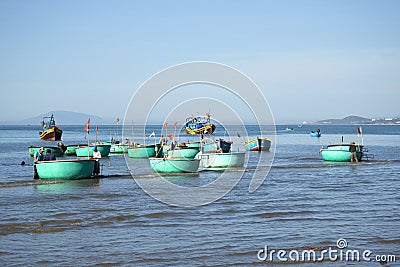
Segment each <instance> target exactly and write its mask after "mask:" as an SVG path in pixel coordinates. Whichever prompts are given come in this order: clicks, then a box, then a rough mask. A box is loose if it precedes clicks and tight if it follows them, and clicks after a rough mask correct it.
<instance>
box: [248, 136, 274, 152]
mask: <svg viewBox="0 0 400 267" xmlns="http://www.w3.org/2000/svg"><path fill="white" fill-rule="evenodd" d="M244 147H245V148H246V150H247V151H269V149H270V147H271V140H268V139H267V138H259V137H257V138H255V139H252V140H250V141H248V142H246V143H244Z"/></svg>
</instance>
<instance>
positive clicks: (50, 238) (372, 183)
mask: <svg viewBox="0 0 400 267" xmlns="http://www.w3.org/2000/svg"><path fill="white" fill-rule="evenodd" d="M286 127H287V126H286V125H285V126H278V127H277V136H276V138H277V143H276V151H275V152H276V153H275V159H274V162H273V166H272V168H271V170H270V173H269V175H268V176H267V178H266V179H265V181H264V183H263V184H262V186H261V187H260V188H258V190H256V191H255V192H254V193H249V191H248V187H249V183H250V180H251V177H252V174H253V173H254V170H255V169H256V168H266V166H263V164H261V166H258V167H257V162H258V157H259V154H258V153H257V152H254V153H248V155H247V156H248V169H247V170H246V171H245V172H244V175H243V177H242V179H241V180H240V181H239V183H238V184H237V185H236V186H235V187H234V189H233V190H232V191H231V192H229V193H228V194H227V195H225V196H224V197H223V198H221V199H219V200H218V201H216V202H214V203H211V204H208V205H204V206H201V207H192V208H185V207H175V206H170V205H166V204H163V203H160V202H158V201H157V200H154V199H153V198H152V197H150V196H148V195H147V194H146V193H144V192H143V191H142V190H141V189H140V188H139V187H138V185H137V184H136V183H135V181H134V180H133V179H132V177H131V176H130V172H129V170H128V168H127V165H126V163H125V158H124V156H122V155H113V156H110V157H108V158H103V159H102V160H101V163H102V173H103V174H104V175H105V177H104V178H101V179H86V180H80V181H67V182H61V181H36V180H33V179H32V166H28V165H29V163H32V159H31V158H30V157H29V154H28V147H29V146H30V145H32V144H34V145H40V144H42V143H41V142H40V141H39V140H38V134H37V132H38V131H39V129H38V127H33V126H0V129H1V131H0V175H1V176H0V210H1V217H0V262H2V263H3V264H2V265H5V266H13V265H17V266H18V265H19V266H28V265H29V266H37V265H40V266H96V265H99V266H230V265H232V266H239V265H241V266H251V265H255V264H258V263H262V261H260V260H259V259H258V258H257V252H258V251H259V250H262V249H264V248H265V246H266V245H267V246H268V248H269V249H275V250H280V249H282V250H285V251H290V250H293V249H296V250H302V249H303V250H304V249H315V250H316V251H321V250H322V249H324V248H329V247H332V248H337V247H336V241H337V240H338V239H340V238H344V239H346V241H347V248H348V249H354V250H360V251H361V252H362V251H364V250H371V251H372V252H373V254H372V255H375V254H380V255H396V256H397V261H400V211H399V207H400V205H399V204H400V193H399V191H400V181H399V178H400V156H399V152H400V126H363V132H364V143H365V146H366V147H367V148H368V150H369V153H370V154H374V155H375V158H374V159H371V160H369V161H363V162H362V163H360V164H350V163H344V164H343V163H341V164H334V163H326V162H324V161H322V159H321V157H320V155H319V154H318V151H319V149H320V148H321V146H326V145H328V144H331V143H337V142H339V141H340V138H341V136H343V137H344V140H345V142H350V141H352V140H353V141H355V142H357V141H358V140H357V134H356V127H355V126H319V127H320V129H321V131H322V137H321V138H311V137H310V135H309V132H310V130H316V129H314V128H315V127H312V126H303V127H301V128H298V127H297V126H291V127H293V128H294V130H293V131H286V130H285V128H286ZM62 128H63V130H64V136H63V139H64V143H66V144H71V143H77V142H79V143H82V142H84V141H85V140H84V139H83V136H84V132H83V129H82V128H83V127H82V126H64V127H62ZM232 129H233V130H232ZM232 129H231V130H232V131H231V132H234V127H232ZM247 129H248V132H249V134H250V136H252V137H254V136H256V135H259V133H257V131H256V128H255V127H252V126H248V127H247ZM99 130H100V135H99V136H98V139H101V140H108V139H109V138H110V133H112V132H113V131H114V128H113V127H111V126H110V127H105V128H104V129H102V128H100V129H99ZM152 130H160V127H154V129H149V133H151V131H152ZM234 134H235V136H234V137H232V140H233V141H234V149H235V150H237V149H241V150H243V147H242V146H241V145H240V143H239V139H238V137H237V136H236V132H234ZM265 134H266V136H268V135H269V134H271V133H265ZM223 135H224V132H223V131H217V133H216V136H223ZM242 135H243V133H242ZM135 136H140V134H139V133H138V134H136V133H135ZM91 138H95V137H94V136H92V137H91ZM142 139H143V138H142ZM142 139H141V140H139V141H143V140H142ZM148 142H152V140H149V141H148ZM263 153H268V154H267V158H268V160H272V156H273V153H272V152H263ZM128 160H129V159H128ZM21 161H25V162H26V163H28V164H27V165H26V166H21V165H20V163H21ZM135 166H136V167H137V168H136V169H132V172H133V175H136V177H137V178H138V179H161V178H160V177H158V176H157V175H154V174H153V173H152V172H151V169H150V168H149V164H148V161H147V160H138V161H136V162H135ZM219 174H220V173H218V172H212V171H207V172H201V173H199V175H187V176H169V177H166V178H165V179H167V180H169V181H171V182H173V183H175V184H178V185H182V186H188V187H194V186H201V185H204V184H207V183H210V182H212V181H214V180H215V179H217V178H218V176H219ZM228 175H230V176H231V177H232V179H235V178H237V175H241V172H238V171H230V172H229V173H228ZM165 193H168V192H165ZM170 197H182V198H185V197H188V196H170ZM189 197H190V196H189ZM275 263H276V264H277V265H278V266H281V264H284V265H285V264H288V263H285V262H282V261H280V262H278V261H275ZM278 263H279V264H278ZM309 264H310V263H306V264H305V265H304V266H308V265H309ZM317 264H323V265H328V266H337V265H338V266H346V265H351V264H352V265H361V266H365V265H368V266H380V265H379V264H378V263H376V262H374V263H366V262H363V263H349V262H343V261H329V260H326V258H325V260H324V261H323V263H317ZM272 265H274V264H272ZM395 265H396V263H391V262H388V263H387V265H386V266H395Z"/></svg>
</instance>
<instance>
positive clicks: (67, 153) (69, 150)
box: [64, 144, 85, 156]
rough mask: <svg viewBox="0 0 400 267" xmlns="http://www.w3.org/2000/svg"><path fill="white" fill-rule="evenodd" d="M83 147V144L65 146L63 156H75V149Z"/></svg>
mask: <svg viewBox="0 0 400 267" xmlns="http://www.w3.org/2000/svg"><path fill="white" fill-rule="evenodd" d="M82 146H85V145H84V144H78V145H67V148H66V149H65V151H64V156H76V148H77V147H82Z"/></svg>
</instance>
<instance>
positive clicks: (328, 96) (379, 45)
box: [0, 0, 400, 123]
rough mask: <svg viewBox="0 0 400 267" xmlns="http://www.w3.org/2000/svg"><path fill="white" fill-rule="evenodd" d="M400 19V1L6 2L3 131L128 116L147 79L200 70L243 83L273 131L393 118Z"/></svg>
mask: <svg viewBox="0 0 400 267" xmlns="http://www.w3.org/2000/svg"><path fill="white" fill-rule="evenodd" d="M399 14H400V1H366V0H359V1H351V0H350V1H348V0H346V1H338V0H332V1H318V0H314V1H302V0H299V1H294V0H293V1H232V0H230V1H130V0H129V1H99V0H96V1H23V0H21V1H14V0H9V1H7V0H2V1H0V38H1V39H0V90H1V98H0V99H1V100H0V121H5V120H10V119H16V120H17V119H24V118H27V117H33V116H37V115H39V114H42V113H45V112H47V111H49V110H71V111H77V112H84V113H91V114H95V115H99V116H102V117H110V118H115V117H117V116H119V117H123V115H124V113H125V110H126V107H127V105H128V104H129V100H130V99H131V97H132V95H133V93H134V92H135V90H136V89H137V88H138V87H139V86H140V85H141V84H142V83H143V82H144V81H145V80H146V79H148V78H149V77H151V76H152V75H153V74H155V73H157V72H159V71H160V70H162V69H164V68H166V67H169V66H171V65H175V64H179V63H183V62H188V61H198V60H199V61H215V62H219V63H223V64H227V65H230V66H232V67H234V68H236V69H238V70H240V71H242V72H243V73H244V74H246V75H247V76H248V77H250V78H251V79H252V80H253V81H254V82H255V83H256V84H257V85H258V86H259V87H260V89H261V90H262V92H263V93H264V95H265V96H266V98H267V101H268V102H269V104H270V107H271V109H272V112H273V115H274V117H275V120H276V122H277V123H290V122H294V123H296V122H300V121H303V120H307V121H315V120H319V119H325V118H341V117H344V116H347V115H361V116H365V117H383V116H400V112H399V104H398V102H399V99H400V74H399V73H400V30H399V29H400V16H399ZM149 93H151V92H149ZM168 112H169V111H167V112H166V114H167V113H168ZM196 112H200V113H203V112H207V110H204V111H203V110H194V111H193V113H196ZM164 115H165V114H164ZM164 115H162V114H160V116H164ZM185 115H186V114H185ZM219 117H220V118H221V117H223V116H221V115H220V116H219ZM182 120H184V118H182ZM83 123H84V122H83Z"/></svg>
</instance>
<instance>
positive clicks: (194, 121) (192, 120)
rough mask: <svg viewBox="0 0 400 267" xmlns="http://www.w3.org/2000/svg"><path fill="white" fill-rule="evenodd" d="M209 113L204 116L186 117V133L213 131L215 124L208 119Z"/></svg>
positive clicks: (208, 132)
mask: <svg viewBox="0 0 400 267" xmlns="http://www.w3.org/2000/svg"><path fill="white" fill-rule="evenodd" d="M210 117H211V115H210V113H206V116H205V117H201V116H197V117H194V116H191V117H188V118H186V123H185V131H186V133H188V134H212V133H213V132H214V131H215V125H214V124H212V123H211V121H210Z"/></svg>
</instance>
